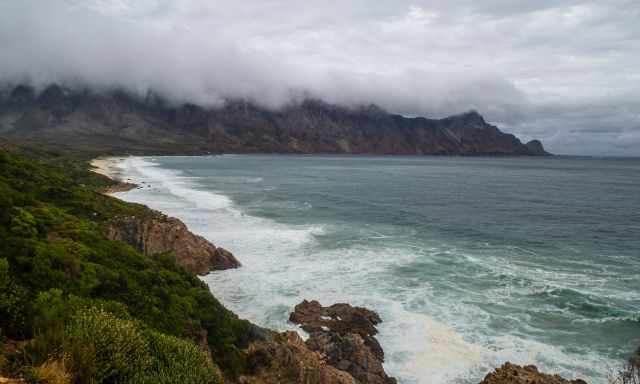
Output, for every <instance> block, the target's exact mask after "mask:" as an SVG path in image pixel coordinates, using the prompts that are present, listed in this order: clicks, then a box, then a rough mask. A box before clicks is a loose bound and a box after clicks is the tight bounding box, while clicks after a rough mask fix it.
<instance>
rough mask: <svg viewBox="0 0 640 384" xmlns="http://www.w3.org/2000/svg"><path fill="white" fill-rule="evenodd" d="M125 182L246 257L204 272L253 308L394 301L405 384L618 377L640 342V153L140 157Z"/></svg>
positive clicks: (128, 166)
mask: <svg viewBox="0 0 640 384" xmlns="http://www.w3.org/2000/svg"><path fill="white" fill-rule="evenodd" d="M120 166H121V167H122V170H123V174H124V175H125V178H131V179H132V180H133V181H134V182H136V183H138V184H139V185H140V186H142V188H140V189H135V190H132V191H129V192H125V193H120V194H118V196H119V197H121V198H123V199H125V200H128V201H136V202H142V203H145V204H147V205H149V206H150V207H152V208H156V209H159V210H161V211H163V212H165V213H167V214H170V215H173V216H176V217H178V218H180V219H182V220H183V221H184V222H185V223H187V225H189V227H190V228H191V229H192V230H193V231H194V232H197V233H199V234H202V235H204V236H205V237H207V238H209V239H210V240H212V241H213V242H214V243H215V244H216V245H219V246H223V247H225V248H227V249H229V250H231V251H232V252H233V253H234V254H235V255H236V256H237V258H238V259H239V260H240V261H241V262H242V263H243V267H242V268H240V269H238V270H232V271H220V272H215V273H212V274H210V275H208V276H206V277H205V278H204V280H205V281H206V282H207V283H208V284H209V286H210V287H211V290H212V292H213V293H214V294H215V295H216V296H217V297H218V298H219V299H221V301H222V302H223V303H224V304H225V305H226V306H227V307H228V308H230V309H232V310H233V311H235V312H237V313H238V314H239V315H240V316H242V317H245V318H248V319H250V320H251V321H253V322H256V323H258V324H260V325H263V326H268V327H272V328H276V329H282V330H284V329H295V327H294V326H293V325H291V324H289V323H288V322H287V318H288V314H289V312H290V311H291V310H292V308H293V306H294V305H295V304H297V303H298V302H300V301H301V300H302V299H318V300H320V301H321V302H322V303H323V304H325V305H328V304H333V303H335V302H349V303H351V304H354V305H362V306H366V307H369V308H371V309H373V310H376V311H377V312H379V313H380V315H381V317H382V318H383V320H384V322H383V323H382V325H381V327H380V335H379V338H380V341H381V343H382V346H383V347H384V349H385V351H386V356H387V360H386V364H385V368H386V369H387V371H388V372H389V373H390V374H391V375H393V376H396V377H397V378H399V381H400V382H401V383H436V384H437V383H477V382H478V381H479V380H480V379H481V378H482V377H483V376H484V375H485V374H486V373H487V372H488V370H489V369H491V368H493V367H496V366H498V365H500V364H502V363H503V362H505V361H511V362H516V363H528V364H529V363H532V364H536V365H538V367H539V368H541V369H543V370H545V371H551V372H555V373H560V374H562V375H564V376H566V377H581V378H584V379H587V380H588V381H589V382H595V383H605V382H606V379H607V375H609V374H610V373H611V372H612V371H613V370H615V369H616V368H617V366H618V365H619V364H620V363H621V361H622V360H623V359H624V358H625V356H627V355H628V354H629V353H630V352H631V351H632V350H634V349H635V348H638V347H640V321H639V317H640V160H639V159H595V158H570V157H551V158H468V157H384V156H381V157H350V156H279V155H256V156H248V155H222V156H206V157H155V158H127V159H125V160H123V161H121V163H120Z"/></svg>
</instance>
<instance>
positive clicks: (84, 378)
mask: <svg viewBox="0 0 640 384" xmlns="http://www.w3.org/2000/svg"><path fill="white" fill-rule="evenodd" d="M65 336H66V337H65V340H64V341H63V346H62V350H63V353H64V356H65V358H66V359H68V362H69V369H70V371H71V372H72V374H73V375H74V378H75V381H76V382H78V383H103V382H107V383H126V382H132V383H133V382H134V381H132V379H134V378H135V377H138V376H139V375H140V374H141V373H143V372H148V371H149V370H150V367H151V366H152V363H153V361H152V355H151V349H150V347H149V342H148V341H147V339H146V338H145V337H144V335H143V334H142V333H141V332H140V330H139V329H138V327H137V325H136V324H135V323H134V322H133V321H128V320H121V319H118V318H117V317H116V316H114V315H113V314H111V313H108V312H106V311H104V310H102V309H98V308H89V309H83V310H80V311H79V312H78V314H76V315H75V316H74V317H73V318H72V320H71V322H70V323H69V324H68V326H67V328H66V332H65Z"/></svg>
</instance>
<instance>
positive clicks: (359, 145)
mask: <svg viewBox="0 0 640 384" xmlns="http://www.w3.org/2000/svg"><path fill="white" fill-rule="evenodd" d="M2 95H3V96H2V97H0V134H1V135H4V136H6V137H10V138H14V139H26V140H33V141H41V142H46V143H51V144H56V145H60V146H63V147H76V148H83V149H85V148H95V149H96V150H99V151H105V150H108V151H112V152H114V153H133V154H142V153H155V154H177V153H181V154H198V153H199V154H202V153H212V152H213V153H224V152H227V153H228V152H234V153H306V154H314V153H316V154H317V153H334V154H341V153H342V154H374V155H512V156H531V155H536V156H537V155H548V154H549V153H547V152H546V151H545V150H544V147H543V146H542V143H540V142H539V141H537V140H533V141H530V142H529V143H522V142H521V141H520V140H519V139H518V138H517V137H516V136H514V135H511V134H509V133H505V132H502V131H501V130H500V129H499V128H498V127H496V126H494V125H491V124H489V123H487V122H486V121H485V120H484V118H483V117H482V116H481V115H480V114H479V113H478V112H477V111H468V112H465V113H461V114H458V115H453V116H449V117H446V118H443V119H429V118H425V117H405V116H402V115H398V114H392V113H388V112H386V111H384V110H383V109H381V108H380V107H378V106H376V105H373V104H371V105H364V106H359V107H353V108H348V107H342V106H338V105H334V104H329V103H326V102H324V101H321V100H318V99H304V100H302V101H300V102H298V103H292V104H289V105H286V106H284V107H282V108H280V109H277V110H272V109H268V108H264V107H261V106H259V105H258V104H256V103H252V102H248V101H243V100H229V101H227V102H226V103H224V105H222V106H220V107H211V108H206V107H202V106H199V105H196V104H193V103H172V102H170V101H167V100H166V99H164V98H163V97H162V96H159V95H157V94H154V93H151V92H149V93H147V95H146V96H145V97H136V96H134V95H132V94H131V93H127V92H125V91H122V90H111V91H101V92H95V91H91V90H89V89H70V88H64V87H61V86H59V85H55V84H53V85H49V86H48V87H46V88H44V89H43V90H42V91H40V92H36V90H35V89H34V88H32V87H29V86H26V85H18V86H16V87H13V88H12V89H7V90H5V91H4V92H2Z"/></svg>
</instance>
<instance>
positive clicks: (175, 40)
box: [0, 0, 640, 155]
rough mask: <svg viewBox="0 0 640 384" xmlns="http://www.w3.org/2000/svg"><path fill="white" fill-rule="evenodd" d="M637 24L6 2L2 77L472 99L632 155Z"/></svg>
mask: <svg viewBox="0 0 640 384" xmlns="http://www.w3.org/2000/svg"><path fill="white" fill-rule="evenodd" d="M637 20H640V4H639V3H638V2H637V1H636V0H633V1H628V0H615V1H609V2H606V4H604V2H595V1H592V2H590V1H570V0H568V1H558V0H539V1H526V2H513V1H507V0H488V1H483V2H477V1H471V0H452V1H448V2H441V1H435V0H423V1H420V0H416V1H405V0H396V1H378V2H371V1H365V0H351V1H337V0H327V1H322V2H320V1H308V2H295V1H284V0H261V1H244V2H238V1H228V0H220V1H206V0H190V1H187V0H176V1H168V0H136V1H133V0H113V1H107V0H73V1H71V0H68V1H61V0H60V1H54V0H52V1H47V2H42V1H35V0H23V1H14V2H12V1H2V0H0V47H1V49H2V55H1V56H0V81H2V82H16V81H23V80H28V81H31V82H33V83H35V84H36V85H41V84H45V83H48V82H52V81H56V82H61V83H82V84H89V85H93V86H98V87H108V86H124V87H127V88H129V89H131V90H134V91H138V92H141V93H144V92H146V90H147V89H149V88H151V89H154V90H156V91H159V92H161V93H163V94H166V95H169V96H170V97H173V98H175V99H176V100H186V101H193V102H197V103H203V104H208V105H214V104H218V103H220V102H222V100H224V99H225V98H229V97H233V98H235V97H244V98H251V99H253V100H256V101H258V102H260V103H262V104H264V105H266V106H269V107H278V106H281V105H283V104H285V103H287V102H290V101H291V100H292V99H295V98H299V97H302V96H306V95H310V96H314V97H319V98H322V99H325V100H326V101H329V102H335V103H341V104H347V105H352V104H362V103H376V104H379V105H380V106H382V107H384V108H386V109H388V110H390V111H393V112H398V113H402V114H406V115H426V116H432V117H442V116H445V115H448V114H452V113H457V112H460V111H464V110H468V109H477V110H479V111H480V112H482V113H483V114H484V115H485V116H486V117H487V119H488V120H490V121H492V122H495V123H497V124H499V125H500V126H501V127H503V128H504V129H505V130H508V131H511V132H514V133H516V134H518V135H520V136H522V137H523V138H525V139H528V138H533V137H536V138H540V139H542V140H543V141H544V142H545V144H546V145H547V147H548V148H549V149H550V150H551V151H554V152H557V153H574V154H577V153H587V154H618V155H640V101H638V100H640V70H638V69H637V68H640V53H639V52H640V26H638V22H637Z"/></svg>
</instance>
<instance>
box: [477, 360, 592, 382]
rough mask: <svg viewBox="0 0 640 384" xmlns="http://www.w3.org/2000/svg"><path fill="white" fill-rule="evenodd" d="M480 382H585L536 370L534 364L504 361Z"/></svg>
mask: <svg viewBox="0 0 640 384" xmlns="http://www.w3.org/2000/svg"><path fill="white" fill-rule="evenodd" d="M480 384H586V382H585V381H584V380H580V379H577V380H566V379H563V378H562V377H560V375H549V374H546V373H541V372H538V368H536V366H534V365H526V366H524V367H523V366H520V365H515V364H511V363H505V364H503V365H502V367H500V368H498V369H496V370H495V371H494V372H491V373H489V374H488V375H487V376H485V378H484V380H482V382H481V383H480Z"/></svg>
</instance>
